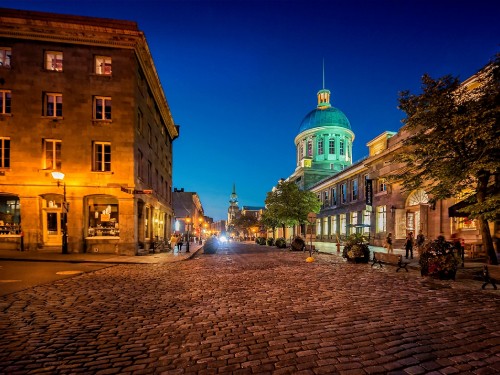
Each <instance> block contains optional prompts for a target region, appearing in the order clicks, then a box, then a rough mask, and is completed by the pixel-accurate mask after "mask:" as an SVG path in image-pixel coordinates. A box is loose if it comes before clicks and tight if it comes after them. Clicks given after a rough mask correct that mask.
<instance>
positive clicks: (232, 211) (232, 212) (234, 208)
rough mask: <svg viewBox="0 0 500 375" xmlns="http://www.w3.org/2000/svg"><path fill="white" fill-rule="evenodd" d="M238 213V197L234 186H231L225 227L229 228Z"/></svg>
mask: <svg viewBox="0 0 500 375" xmlns="http://www.w3.org/2000/svg"><path fill="white" fill-rule="evenodd" d="M238 212H239V208H238V196H237V195H236V185H235V184H233V192H232V193H231V196H230V197H229V208H228V209H227V226H230V225H231V223H232V222H233V220H234V219H236V215H237V214H238Z"/></svg>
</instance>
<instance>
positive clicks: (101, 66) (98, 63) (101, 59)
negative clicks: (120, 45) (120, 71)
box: [95, 56, 111, 75]
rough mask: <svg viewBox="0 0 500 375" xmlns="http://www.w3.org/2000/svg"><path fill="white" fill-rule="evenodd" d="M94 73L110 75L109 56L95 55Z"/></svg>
mask: <svg viewBox="0 0 500 375" xmlns="http://www.w3.org/2000/svg"><path fill="white" fill-rule="evenodd" d="M95 74H99V75H111V57H107V56H96V58H95Z"/></svg>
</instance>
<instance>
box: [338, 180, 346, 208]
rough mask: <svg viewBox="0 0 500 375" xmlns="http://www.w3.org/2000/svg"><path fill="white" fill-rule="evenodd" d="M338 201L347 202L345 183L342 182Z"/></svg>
mask: <svg viewBox="0 0 500 375" xmlns="http://www.w3.org/2000/svg"><path fill="white" fill-rule="evenodd" d="M340 194H341V196H340V202H341V203H346V202H347V184H346V183H345V182H344V183H343V184H342V185H340Z"/></svg>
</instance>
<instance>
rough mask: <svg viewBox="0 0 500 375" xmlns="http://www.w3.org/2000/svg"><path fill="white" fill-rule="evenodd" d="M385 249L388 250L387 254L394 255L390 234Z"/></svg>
mask: <svg viewBox="0 0 500 375" xmlns="http://www.w3.org/2000/svg"><path fill="white" fill-rule="evenodd" d="M385 248H387V254H392V253H394V249H393V247H392V233H389V234H388V235H387V237H386V239H385Z"/></svg>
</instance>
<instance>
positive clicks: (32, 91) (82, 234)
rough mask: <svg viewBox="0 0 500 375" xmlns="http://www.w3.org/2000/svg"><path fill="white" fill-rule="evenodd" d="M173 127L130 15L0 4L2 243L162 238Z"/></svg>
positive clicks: (81, 248)
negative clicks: (105, 16)
mask: <svg viewBox="0 0 500 375" xmlns="http://www.w3.org/2000/svg"><path fill="white" fill-rule="evenodd" d="M177 136H178V127H176V126H175V124H174V121H173V119H172V115H171V113H170V109H169V107H168V104H167V101H166V98H165V94H164V92H163V89H162V87H161V84H160V80H159V78H158V74H157V72H156V69H155V66H154V63H153V60H152V56H151V54H150V52H149V49H148V44H147V42H146V39H145V36H144V34H143V32H141V31H140V30H139V29H138V27H137V24H136V23H135V22H129V21H118V20H110V19H99V18H89V17H78V16H66V15H58V14H49V13H41V12H30V11H16V10H9V9H0V147H1V148H0V157H1V159H0V232H1V233H2V234H1V235H0V246H2V247H4V248H19V247H20V243H21V235H24V237H23V242H24V244H23V245H24V249H25V250H29V251H34V250H43V249H49V248H54V247H61V246H62V243H63V234H64V233H67V237H66V238H67V244H68V246H67V248H68V250H69V252H112V253H117V254H128V255H132V254H137V253H138V251H139V249H140V248H142V247H146V248H147V247H148V246H150V243H151V242H152V241H153V239H155V238H156V237H160V238H168V237H169V236H170V232H171V223H172V219H173V209H172V195H171V186H172V142H173V140H174V139H175V138H176V137H177ZM54 171H57V172H62V173H64V180H62V182H61V183H58V181H56V180H55V179H54V177H53V174H52V172H54ZM66 211H67V213H66Z"/></svg>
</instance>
